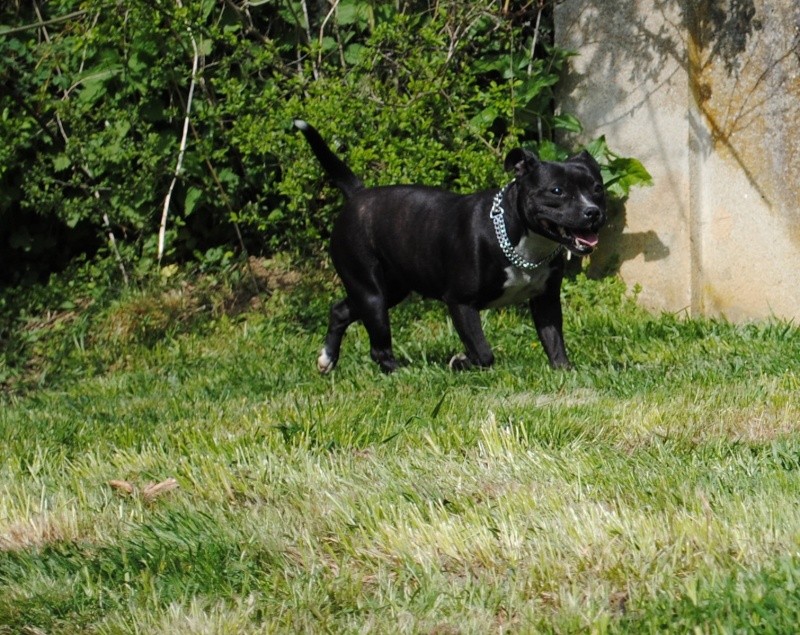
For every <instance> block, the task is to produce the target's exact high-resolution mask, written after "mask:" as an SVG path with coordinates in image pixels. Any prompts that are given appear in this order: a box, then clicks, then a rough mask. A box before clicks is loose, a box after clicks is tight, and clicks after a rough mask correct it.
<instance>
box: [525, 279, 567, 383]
mask: <svg viewBox="0 0 800 635" xmlns="http://www.w3.org/2000/svg"><path fill="white" fill-rule="evenodd" d="M559 295H560V285H558V286H556V289H555V293H553V292H552V290H548V291H547V292H545V294H544V295H540V296H538V297H536V298H533V299H532V300H531V301H530V308H531V315H532V316H533V323H534V325H535V326H536V332H537V333H538V334H539V341H540V342H541V343H542V348H544V352H545V353H546V354H547V359H548V360H549V361H550V366H552V367H553V368H570V366H571V364H570V363H569V358H568V357H567V349H566V347H565V346H564V332H563V326H562V325H563V321H564V319H563V316H562V313H561V298H560V297H559Z"/></svg>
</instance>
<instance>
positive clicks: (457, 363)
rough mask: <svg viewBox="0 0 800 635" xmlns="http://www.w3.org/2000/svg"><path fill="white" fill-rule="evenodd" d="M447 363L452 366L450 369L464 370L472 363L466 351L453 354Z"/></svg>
mask: <svg viewBox="0 0 800 635" xmlns="http://www.w3.org/2000/svg"><path fill="white" fill-rule="evenodd" d="M447 365H448V366H449V367H450V370H463V369H464V368H468V367H469V366H471V365H472V364H471V363H470V361H469V357H467V356H466V355H465V354H464V353H459V354H458V355H453V357H451V358H450V362H449V363H448V364H447Z"/></svg>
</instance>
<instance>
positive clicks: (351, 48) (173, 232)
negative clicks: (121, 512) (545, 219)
mask: <svg viewBox="0 0 800 635" xmlns="http://www.w3.org/2000/svg"><path fill="white" fill-rule="evenodd" d="M551 4H552V3H550V2H543V1H542V2H536V3H531V2H522V1H521V0H516V1H508V2H503V3H498V2H496V1H494V0H479V1H477V2H469V3H464V2H460V1H458V0H444V1H439V2H436V3H433V2H428V1H419V0H415V1H412V0H409V1H404V2H380V1H377V0H375V1H372V2H361V1H357V0H339V1H338V2H335V3H325V2H308V1H307V0H255V1H250V2H244V1H242V0H237V1H230V2H224V3H223V2H215V1H214V0H201V1H198V2H187V3H185V4H183V3H181V2H180V1H179V0H176V1H175V2H172V1H166V0H149V1H148V2H135V3H123V4H120V5H117V6H114V5H109V4H108V3H107V2H106V0H81V1H79V0H53V1H51V2H47V3H44V4H43V6H42V7H41V9H39V8H38V5H36V4H34V3H19V2H16V3H4V5H3V8H0V25H6V26H5V27H3V26H0V59H2V60H3V62H2V66H0V77H2V81H3V84H4V85H5V86H7V87H8V90H4V91H3V93H2V95H0V243H2V244H3V245H4V247H5V248H4V249H2V250H0V254H2V255H0V260H1V262H0V271H2V272H3V273H2V274H0V276H2V279H4V280H5V281H6V282H19V281H20V280H23V279H25V278H26V276H27V277H30V276H32V275H40V274H41V273H42V272H46V271H49V270H52V269H53V268H56V267H59V266H63V265H65V264H66V263H67V262H69V260H70V258H72V257H73V256H74V255H75V254H77V253H83V252H90V253H91V252H92V251H93V250H95V249H98V248H99V249H100V250H101V251H109V250H110V249H111V247H112V245H111V244H110V243H109V242H107V241H108V236H109V233H110V234H111V235H113V237H114V239H115V244H114V245H113V248H114V250H118V252H119V254H118V257H119V258H120V259H121V260H122V262H123V264H124V265H125V266H126V267H128V268H130V267H131V265H132V264H133V263H140V268H139V269H138V271H139V272H140V273H142V272H146V271H147V270H148V267H149V266H150V265H151V263H154V262H155V256H156V246H157V235H158V230H159V225H160V218H161V215H162V208H163V207H164V204H165V201H166V200H167V194H168V192H170V191H171V183H172V181H173V177H174V176H175V172H176V165H177V164H178V157H179V156H180V157H182V161H181V166H180V170H179V171H178V174H177V178H176V180H175V187H174V190H172V193H171V195H170V196H169V218H168V222H167V224H166V227H167V232H166V235H165V237H164V238H165V241H164V242H165V245H166V248H167V253H166V256H165V258H166V259H167V260H173V261H175V260H185V259H187V258H193V257H195V258H200V259H201V260H202V259H203V257H204V254H205V253H206V252H207V251H208V250H209V249H212V250H213V249H215V248H217V247H218V246H219V245H231V246H234V247H235V248H236V249H238V250H241V249H242V248H247V249H249V250H254V251H260V252H274V251H277V250H287V249H288V250H293V251H303V252H311V253H318V251H319V249H320V248H321V247H322V246H323V245H324V241H323V240H322V239H323V238H325V236H326V233H327V231H328V228H329V226H330V220H331V218H330V217H331V215H332V214H333V213H334V210H335V204H334V203H335V202H336V201H337V200H338V195H337V194H335V193H333V192H332V191H331V190H326V189H324V188H323V189H322V190H321V193H320V185H321V184H322V182H323V181H322V174H321V171H320V169H319V166H318V165H317V164H316V162H315V160H314V159H313V158H312V157H311V154H310V152H309V151H308V149H307V148H305V147H304V142H303V141H302V139H301V138H300V137H299V136H298V135H293V134H290V131H291V130H290V125H291V121H292V118H293V117H296V116H302V117H304V118H306V119H308V120H309V121H311V122H313V123H315V124H316V125H317V126H318V127H319V128H320V129H321V131H322V132H323V133H324V134H325V136H326V137H327V138H328V139H330V140H331V142H332V143H333V144H334V145H335V146H338V147H340V148H341V149H342V151H343V152H346V154H347V160H348V161H349V162H350V164H351V165H352V167H353V169H354V171H356V172H357V173H358V174H360V175H363V177H364V179H365V181H366V182H367V183H370V184H378V183H389V182H403V181H405V182H410V181H417V182H424V183H436V184H442V185H444V186H447V187H453V188H455V189H461V190H469V189H474V188H479V187H488V186H491V185H496V184H498V183H500V182H503V181H504V180H505V179H506V178H507V177H505V176H504V175H503V174H502V169H501V167H500V166H501V163H502V156H503V154H504V152H505V151H506V150H507V149H509V148H510V147H512V146H514V145H517V144H519V143H525V144H527V145H531V146H534V147H537V148H538V149H539V150H540V152H542V153H543V155H545V156H546V157H555V156H557V155H558V154H559V153H562V152H563V150H562V149H559V148H557V147H556V146H555V145H554V144H553V143H552V141H551V139H552V133H553V131H554V130H556V129H558V128H565V129H567V130H573V131H574V130H578V129H579V126H580V124H579V123H578V122H577V121H576V120H575V119H574V118H573V117H570V116H569V115H561V116H554V115H553V108H552V106H553V104H552V100H553V93H552V88H553V86H554V85H555V84H556V82H557V80H558V76H559V72H560V70H561V68H562V66H563V64H564V62H565V60H566V59H567V58H568V57H569V55H570V53H569V52H568V51H564V50H561V49H558V48H555V47H553V46H552V45H551V42H550V40H551V38H550V24H551V20H550V19H549V14H550V11H551V6H550V5H551ZM193 64H196V72H195V73H193ZM190 93H191V96H192V100H191V103H190V102H189V96H190ZM187 121H188V126H187V127H186V140H185V141H186V143H185V152H184V153H181V140H182V136H183V131H184V125H185V124H186V122H187ZM609 165H611V162H610V161H609ZM614 170H616V171H617V172H619V166H617V167H616V168H614ZM612 171H613V170H612ZM610 178H614V175H613V174H611V175H610ZM142 265H143V266H142Z"/></svg>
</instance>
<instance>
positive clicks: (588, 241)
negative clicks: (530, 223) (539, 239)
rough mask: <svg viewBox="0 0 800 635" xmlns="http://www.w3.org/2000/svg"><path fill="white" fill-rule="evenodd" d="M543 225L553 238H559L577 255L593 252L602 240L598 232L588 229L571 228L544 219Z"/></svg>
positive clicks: (559, 240)
mask: <svg viewBox="0 0 800 635" xmlns="http://www.w3.org/2000/svg"><path fill="white" fill-rule="evenodd" d="M542 225H543V227H544V228H545V230H547V232H548V233H549V234H551V237H552V238H555V239H557V240H558V242H560V243H561V244H562V245H565V246H566V247H567V249H569V250H570V251H571V252H572V253H574V254H575V255H576V256H585V255H587V254H590V253H592V252H593V251H594V248H595V247H597V243H599V242H600V237H599V236H598V235H597V233H596V232H593V231H590V230H588V229H569V228H567V227H562V226H561V225H556V224H555V223H553V222H550V221H543V222H542Z"/></svg>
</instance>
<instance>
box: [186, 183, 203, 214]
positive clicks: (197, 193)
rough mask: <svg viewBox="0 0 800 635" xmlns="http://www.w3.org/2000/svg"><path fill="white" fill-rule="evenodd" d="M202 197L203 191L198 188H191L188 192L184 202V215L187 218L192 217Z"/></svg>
mask: <svg viewBox="0 0 800 635" xmlns="http://www.w3.org/2000/svg"><path fill="white" fill-rule="evenodd" d="M202 195H203V191H202V190H201V189H199V188H196V187H190V188H189V189H188V190H187V191H186V197H185V199H184V202H183V213H184V215H185V216H190V215H191V214H192V212H193V211H194V208H195V207H196V206H197V202H198V201H199V200H200V197H201V196H202Z"/></svg>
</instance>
